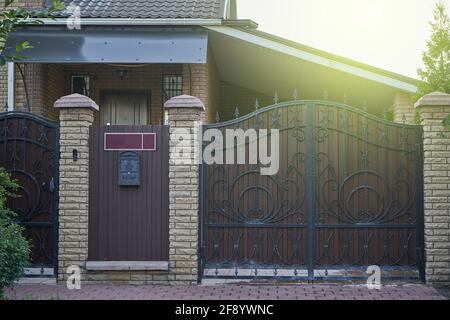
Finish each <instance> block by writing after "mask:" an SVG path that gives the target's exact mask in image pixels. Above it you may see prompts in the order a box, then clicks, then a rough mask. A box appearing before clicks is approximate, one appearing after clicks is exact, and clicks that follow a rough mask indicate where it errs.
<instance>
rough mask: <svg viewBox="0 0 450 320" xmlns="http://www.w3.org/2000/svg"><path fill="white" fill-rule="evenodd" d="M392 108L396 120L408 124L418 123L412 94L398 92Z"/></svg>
mask: <svg viewBox="0 0 450 320" xmlns="http://www.w3.org/2000/svg"><path fill="white" fill-rule="evenodd" d="M392 108H393V111H394V122H396V123H406V124H415V123H416V109H415V108H414V103H413V102H412V99H411V96H410V94H408V93H404V92H397V93H396V94H395V98H394V105H393V107H392Z"/></svg>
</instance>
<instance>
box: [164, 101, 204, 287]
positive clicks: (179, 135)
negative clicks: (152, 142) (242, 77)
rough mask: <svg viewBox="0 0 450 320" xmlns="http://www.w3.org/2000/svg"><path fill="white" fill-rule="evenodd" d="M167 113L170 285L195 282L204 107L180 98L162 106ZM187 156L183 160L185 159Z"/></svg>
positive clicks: (196, 274)
mask: <svg viewBox="0 0 450 320" xmlns="http://www.w3.org/2000/svg"><path fill="white" fill-rule="evenodd" d="M164 106H165V108H166V110H168V113H169V125H170V144H169V145H170V147H169V159H170V160H169V203H170V204H169V261H170V262H169V263H170V274H171V277H172V278H171V280H172V283H174V284H177V283H183V284H196V283H197V279H198V261H199V256H198V255H199V253H198V236H199V229H198V227H199V226H198V209H199V165H198V161H197V152H198V141H197V134H198V123H199V122H201V120H202V119H203V117H204V110H205V107H204V105H203V103H202V102H201V101H200V100H199V99H198V98H195V97H191V96H188V95H182V96H179V97H174V98H172V99H170V100H169V101H167V102H166V103H165V105H164ZM186 156H187V157H186Z"/></svg>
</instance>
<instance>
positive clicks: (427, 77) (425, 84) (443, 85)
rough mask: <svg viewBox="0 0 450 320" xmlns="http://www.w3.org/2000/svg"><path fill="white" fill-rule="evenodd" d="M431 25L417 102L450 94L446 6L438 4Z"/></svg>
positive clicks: (449, 23) (449, 22) (449, 21)
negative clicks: (432, 93)
mask: <svg viewBox="0 0 450 320" xmlns="http://www.w3.org/2000/svg"><path fill="white" fill-rule="evenodd" d="M430 25H431V30H432V33H431V38H430V40H429V41H427V50H426V51H425V52H424V53H423V54H422V60H423V62H424V65H425V67H424V68H423V69H418V70H417V73H418V74H419V76H420V78H421V80H422V82H420V83H419V84H418V92H417V94H416V95H415V97H414V98H415V100H416V101H417V100H418V99H419V98H421V97H422V96H424V95H426V94H428V93H431V92H435V91H439V92H444V93H450V58H449V52H450V19H449V17H448V14H447V12H446V8H445V6H444V4H442V3H437V4H436V7H435V8H434V17H433V21H431V22H430Z"/></svg>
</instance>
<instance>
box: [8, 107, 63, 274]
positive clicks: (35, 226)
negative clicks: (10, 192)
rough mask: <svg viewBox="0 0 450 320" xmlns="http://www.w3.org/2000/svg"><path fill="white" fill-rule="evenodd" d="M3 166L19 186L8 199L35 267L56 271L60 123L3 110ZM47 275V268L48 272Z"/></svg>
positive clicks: (29, 114) (41, 272)
mask: <svg viewBox="0 0 450 320" xmlns="http://www.w3.org/2000/svg"><path fill="white" fill-rule="evenodd" d="M0 166H1V167H4V168H6V170H7V171H8V172H10V174H11V176H12V178H14V179H16V180H17V181H18V183H19V185H20V187H19V190H18V192H17V193H18V195H19V197H18V198H13V199H10V200H9V201H8V206H9V207H10V208H11V209H12V210H13V211H14V212H15V213H16V214H17V221H18V223H19V224H21V225H22V226H24V227H25V236H26V238H27V239H29V241H30V244H31V263H32V267H34V268H39V272H38V275H39V274H43V273H44V270H45V269H46V268H49V269H50V270H51V271H50V272H51V273H54V272H55V273H54V274H56V268H57V240H58V226H57V223H58V220H57V217H58V177H59V172H58V168H59V125H58V123H55V122H52V121H49V120H47V119H44V118H41V117H39V116H36V115H33V114H31V113H22V112H8V113H0ZM45 273H46V274H47V271H45Z"/></svg>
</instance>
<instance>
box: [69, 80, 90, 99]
mask: <svg viewBox="0 0 450 320" xmlns="http://www.w3.org/2000/svg"><path fill="white" fill-rule="evenodd" d="M89 80H90V79H89V76H72V84H71V86H72V93H79V94H82V95H84V96H88V97H89V89H90V88H89Z"/></svg>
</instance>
